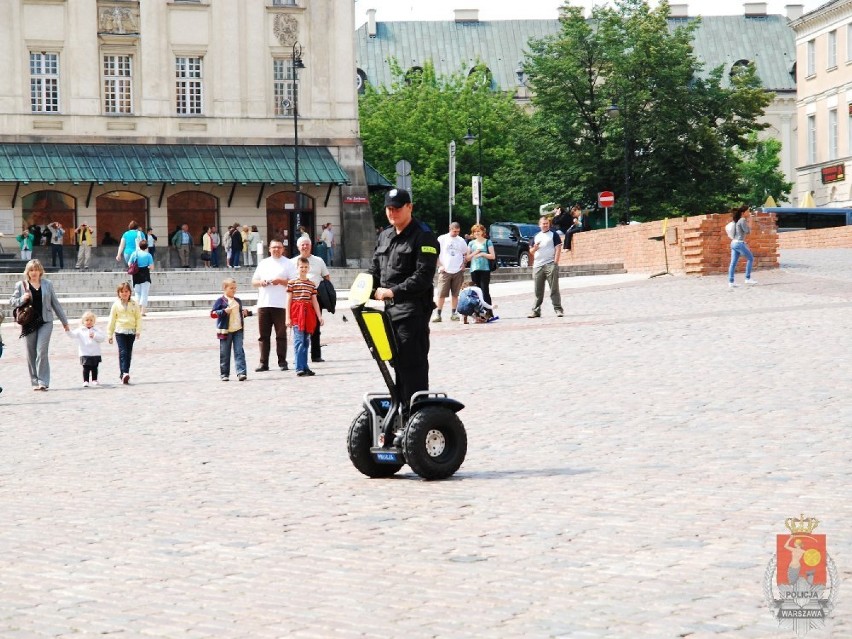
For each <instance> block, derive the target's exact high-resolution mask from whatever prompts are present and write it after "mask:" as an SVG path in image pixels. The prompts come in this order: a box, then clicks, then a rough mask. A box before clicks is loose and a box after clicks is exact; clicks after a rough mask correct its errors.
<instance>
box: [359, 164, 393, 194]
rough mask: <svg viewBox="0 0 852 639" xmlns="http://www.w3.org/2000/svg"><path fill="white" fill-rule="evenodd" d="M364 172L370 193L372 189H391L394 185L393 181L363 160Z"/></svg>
mask: <svg viewBox="0 0 852 639" xmlns="http://www.w3.org/2000/svg"><path fill="white" fill-rule="evenodd" d="M364 173H365V174H366V176H367V190H368V191H370V192H371V193H372V192H373V191H384V190H386V189H392V188H393V187H394V184H393V182H391V181H390V180H388V179H387V178H386V177H385V176H384V175H382V174H381V173H379V172H378V171H377V170H376V167H374V166H373V165H372V164H370V163H369V162H367V161H366V160H364Z"/></svg>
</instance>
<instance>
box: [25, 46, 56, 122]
mask: <svg viewBox="0 0 852 639" xmlns="http://www.w3.org/2000/svg"><path fill="white" fill-rule="evenodd" d="M30 104H31V105H32V111H33V113H59V54H58V53H44V52H41V53H30Z"/></svg>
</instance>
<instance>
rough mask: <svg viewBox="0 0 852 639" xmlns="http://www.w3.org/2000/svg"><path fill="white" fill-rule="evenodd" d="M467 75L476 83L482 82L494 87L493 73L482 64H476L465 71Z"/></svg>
mask: <svg viewBox="0 0 852 639" xmlns="http://www.w3.org/2000/svg"><path fill="white" fill-rule="evenodd" d="M467 77H468V78H470V79H471V80H473V81H475V82H477V83H483V84H484V85H485V86H487V87H488V88H489V89H494V75H493V74H492V73H491V69H489V68H488V67H486V66H485V65H484V64H478V65H476V66H475V67H473V68H472V69H471V70H470V71H468V72H467Z"/></svg>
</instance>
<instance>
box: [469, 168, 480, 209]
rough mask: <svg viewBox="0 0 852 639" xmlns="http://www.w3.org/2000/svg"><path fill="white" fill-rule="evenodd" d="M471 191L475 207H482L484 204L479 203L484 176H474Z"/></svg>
mask: <svg viewBox="0 0 852 639" xmlns="http://www.w3.org/2000/svg"><path fill="white" fill-rule="evenodd" d="M471 189H472V191H473V205H474V206H482V202H480V201H479V194H480V193H482V176H481V175H474V176H473V180H472V181H471Z"/></svg>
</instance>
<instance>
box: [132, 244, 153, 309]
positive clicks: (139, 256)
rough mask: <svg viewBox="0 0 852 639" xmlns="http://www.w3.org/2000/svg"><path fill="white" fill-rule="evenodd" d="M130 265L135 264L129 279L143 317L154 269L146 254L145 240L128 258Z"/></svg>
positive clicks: (149, 257) (151, 258)
mask: <svg viewBox="0 0 852 639" xmlns="http://www.w3.org/2000/svg"><path fill="white" fill-rule="evenodd" d="M130 263H131V264H136V266H137V267H138V269H137V271H136V272H135V273H133V275H131V277H132V278H133V290H134V292H135V293H136V301H137V302H139V306H140V310H141V311H142V315H145V307H146V306H148V291H149V290H150V289H151V271H152V270H153V268H154V258H153V257H151V254H150V253H149V252H148V241H147V240H142V241H141V242H139V250H138V251H136V252H135V253H134V254H133V255H131V256H130Z"/></svg>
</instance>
